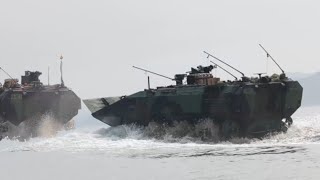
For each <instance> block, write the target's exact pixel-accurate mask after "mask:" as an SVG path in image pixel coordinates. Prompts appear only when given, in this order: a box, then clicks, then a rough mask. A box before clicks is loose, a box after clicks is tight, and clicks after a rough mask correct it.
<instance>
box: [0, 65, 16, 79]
mask: <svg viewBox="0 0 320 180" xmlns="http://www.w3.org/2000/svg"><path fill="white" fill-rule="evenodd" d="M0 70H2V71H3V72H4V73H5V74H6V75H7V76H9V77H10V78H11V79H13V78H12V77H11V76H10V74H9V73H7V72H6V71H5V70H4V69H2V68H1V67H0Z"/></svg>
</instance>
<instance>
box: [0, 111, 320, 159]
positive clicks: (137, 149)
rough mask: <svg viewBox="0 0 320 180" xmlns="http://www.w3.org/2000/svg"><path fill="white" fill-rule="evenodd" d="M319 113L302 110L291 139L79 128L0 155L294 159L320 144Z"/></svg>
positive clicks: (206, 126) (12, 145)
mask: <svg viewBox="0 0 320 180" xmlns="http://www.w3.org/2000/svg"><path fill="white" fill-rule="evenodd" d="M318 112H320V111H317V110H314V109H312V108H311V109H309V110H308V109H304V111H302V112H299V113H297V115H296V116H295V118H294V124H293V126H292V127H290V128H289V130H288V131H287V133H280V134H276V135H269V136H267V137H265V138H263V139H247V138H232V139H230V140H228V141H220V140H219V139H218V138H217V137H218V136H217V127H216V126H215V125H214V124H212V123H211V122H210V121H204V122H202V123H200V124H198V125H197V126H195V127H191V126H189V125H188V124H187V123H185V122H180V123H175V125H174V126H173V127H164V126H159V125H157V124H150V125H149V126H147V127H140V126H135V125H126V126H119V127H113V128H101V127H94V128H92V129H87V128H86V127H78V128H77V129H73V130H69V131H64V130H63V131H60V132H58V133H57V134H56V135H55V136H49V137H48V136H44V137H38V138H32V139H30V140H28V141H18V140H9V139H4V140H3V141H1V142H0V152H21V151H34V152H52V151H64V152H72V153H74V152H93V153H98V154H99V153H100V154H108V155H110V156H129V157H151V158H162V157H173V156H176V157H186V156H187V157H193V156H205V155H215V156H219V155H221V156H229V155H254V154H259V153H261V154H277V153H294V152H297V151H303V148H302V147H301V146H304V145H306V144H319V143H320V124H319V123H318V121H319V120H320V113H318Z"/></svg>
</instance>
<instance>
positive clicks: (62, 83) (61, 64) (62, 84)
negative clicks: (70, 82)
mask: <svg viewBox="0 0 320 180" xmlns="http://www.w3.org/2000/svg"><path fill="white" fill-rule="evenodd" d="M59 59H60V74H61V86H62V87H64V81H63V71H62V66H63V62H62V59H63V56H62V54H61V55H60V58H59Z"/></svg>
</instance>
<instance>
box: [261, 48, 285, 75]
mask: <svg viewBox="0 0 320 180" xmlns="http://www.w3.org/2000/svg"><path fill="white" fill-rule="evenodd" d="M259 46H260V47H261V48H262V49H263V50H264V52H266V53H267V57H270V58H271V59H272V61H273V62H274V63H275V64H276V65H277V66H278V67H279V69H280V70H281V71H282V74H285V73H284V70H283V69H282V68H281V67H280V65H279V64H278V63H277V62H276V60H274V59H273V57H272V56H271V55H270V54H269V53H268V51H267V50H266V49H265V48H264V47H263V46H262V45H261V44H259Z"/></svg>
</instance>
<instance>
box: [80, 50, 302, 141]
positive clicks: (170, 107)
mask: <svg viewBox="0 0 320 180" xmlns="http://www.w3.org/2000/svg"><path fill="white" fill-rule="evenodd" d="M207 54H208V57H214V56H213V55H211V54H209V53H207ZM268 56H270V55H269V54H268ZM214 58H215V59H217V60H219V61H220V62H223V61H222V60H220V59H218V58H216V57H214ZM272 59H273V58H272ZM223 63H224V64H226V63H225V62H223ZM214 64H215V66H212V65H211V66H207V67H203V66H198V67H197V68H191V71H190V72H188V73H187V74H176V75H175V77H174V78H169V77H166V76H163V75H161V76H162V77H166V78H169V79H171V80H173V81H175V82H176V85H170V86H166V87H157V88H156V89H151V88H150V87H149V88H148V89H145V90H143V91H139V92H136V93H134V94H132V95H129V96H121V97H107V98H98V99H89V100H84V103H85V104H86V106H87V107H88V108H89V109H90V110H91V111H92V116H93V117H95V118H96V119H98V120H100V121H102V122H104V123H106V124H108V125H110V126H119V125H123V124H138V125H143V126H147V125H148V124H149V123H150V122H157V123H160V124H167V125H170V124H173V122H175V121H178V122H180V121H187V122H188V123H190V124H196V123H199V122H201V121H203V120H205V119H210V120H211V121H213V122H214V124H215V125H217V126H218V127H219V128H218V129H219V135H220V136H221V137H223V138H230V137H233V136H240V137H262V136H264V135H266V134H268V133H270V132H283V131H286V130H287V128H288V127H289V126H290V125H291V124H292V118H291V116H292V114H293V113H294V112H295V111H296V110H297V109H298V108H299V107H300V106H301V100H302V91H303V89H302V87H301V85H300V84H299V82H297V81H293V80H291V79H289V78H287V77H286V75H285V74H284V72H283V73H282V74H281V75H273V76H272V77H269V76H262V74H259V77H256V78H248V77H245V76H244V74H243V73H241V72H240V71H238V70H237V69H235V68H233V67H232V66H230V65H228V64H226V65H228V66H229V67H232V68H233V69H235V70H236V71H238V72H240V73H241V74H242V79H241V80H237V79H236V80H234V81H221V80H220V78H218V77H214V76H213V75H212V74H211V73H210V72H211V71H212V69H214V68H217V67H221V66H219V65H217V64H216V63H214ZM136 68H137V67H136ZM138 69H140V70H143V71H145V72H149V73H152V74H156V75H159V74H157V73H153V72H151V71H148V70H145V69H142V68H138ZM228 73H229V72H228ZM233 76H234V75H233ZM234 77H235V76H234ZM148 79H149V78H148ZM184 79H186V83H183V80H184Z"/></svg>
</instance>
